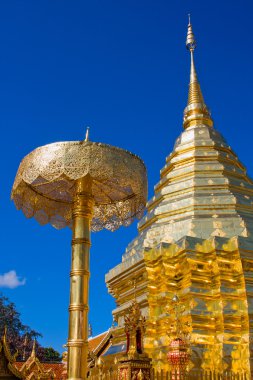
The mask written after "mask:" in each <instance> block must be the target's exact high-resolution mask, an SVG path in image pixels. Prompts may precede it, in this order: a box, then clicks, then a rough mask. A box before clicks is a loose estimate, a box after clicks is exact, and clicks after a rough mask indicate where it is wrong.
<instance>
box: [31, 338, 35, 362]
mask: <svg viewBox="0 0 253 380" xmlns="http://www.w3.org/2000/svg"><path fill="white" fill-rule="evenodd" d="M31 357H32V358H36V339H34V340H33V348H32V352H31Z"/></svg>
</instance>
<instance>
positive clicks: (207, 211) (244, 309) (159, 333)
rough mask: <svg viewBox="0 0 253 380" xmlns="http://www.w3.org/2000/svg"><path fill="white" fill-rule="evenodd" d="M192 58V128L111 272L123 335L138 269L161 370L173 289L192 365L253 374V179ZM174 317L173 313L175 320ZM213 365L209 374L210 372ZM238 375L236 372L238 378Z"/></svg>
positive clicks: (188, 113) (149, 337) (150, 342)
mask: <svg viewBox="0 0 253 380" xmlns="http://www.w3.org/2000/svg"><path fill="white" fill-rule="evenodd" d="M187 41H188V43H190V44H191V46H189V47H190V48H189V50H190V51H191V55H192V62H191V79H190V87H189V97H188V104H187V107H186V110H185V113H184V128H185V130H184V131H183V132H182V133H181V135H180V136H179V137H178V139H177V140H176V143H175V146H174V149H173V151H172V153H171V154H170V155H169V156H168V157H167V159H166V164H165V166H164V168H163V169H162V170H161V177H160V181H159V183H158V184H157V185H156V186H155V194H154V196H153V197H152V198H151V199H150V200H149V202H148V203H147V209H148V212H147V214H146V215H145V216H144V217H143V218H142V219H141V221H140V222H139V225H138V230H139V234H138V236H137V237H136V238H135V239H134V240H133V241H132V242H131V243H130V244H129V245H128V247H127V249H126V251H125V253H124V254H123V256H122V262H121V263H120V264H119V265H117V266H116V267H115V268H113V269H111V270H110V271H109V273H108V274H107V275H106V282H107V286H108V288H109V292H110V293H111V294H112V295H113V296H114V297H115V298H116V301H117V308H116V309H115V310H114V311H113V314H114V317H115V319H116V320H117V321H118V325H119V327H118V329H117V331H116V335H117V337H115V341H117V339H118V341H120V340H121V339H122V326H123V321H122V316H123V315H124V313H125V310H126V309H127V307H128V306H129V303H130V302H131V300H132V299H133V293H132V292H131V290H130V288H129V286H127V283H128V281H129V279H132V278H134V276H135V275H138V276H139V277H140V278H141V280H140V281H139V282H138V283H137V288H136V294H137V297H136V299H137V301H138V303H139V304H140V306H141V308H142V311H143V313H144V315H145V316H147V318H148V323H147V330H146V335H145V336H146V338H145V342H144V344H145V350H146V351H147V352H148V353H149V355H150V356H151V357H152V358H153V363H154V367H155V369H157V370H160V369H164V370H167V369H169V365H168V362H167V357H166V354H167V351H168V345H169V342H170V336H168V331H170V329H169V328H168V327H169V326H170V325H172V324H173V323H174V324H175V321H174V320H173V316H172V314H171V313H170V312H169V311H168V308H170V307H171V302H172V298H173V296H174V294H177V295H178V296H179V298H180V300H181V301H182V302H183V303H184V305H185V310H184V312H182V315H181V321H180V323H181V324H182V325H184V326H188V327H187V331H186V332H185V333H186V334H187V335H189V336H191V342H190V343H191V349H192V356H191V362H190V365H189V369H191V370H192V371H194V370H195V369H202V370H204V371H207V372H208V371H212V372H214V371H216V372H219V373H224V371H225V370H228V371H232V373H233V374H236V373H238V374H240V376H245V378H247V379H249V378H250V372H251V371H252V352H253V351H252V328H253V322H252V320H253V318H252V317H253V287H252V286H253V281H252V270H253V182H252V180H251V179H250V178H249V176H248V175H247V172H246V169H245V167H244V166H243V164H242V163H241V162H240V161H239V160H238V157H237V156H236V154H235V153H234V152H233V151H232V149H231V147H230V146H229V145H228V144H227V142H226V141H225V139H224V138H223V137H222V136H221V134H220V133H219V132H218V131H217V130H215V129H214V128H213V127H212V124H213V122H212V120H211V117H210V113H209V111H208V109H207V107H206V105H205V104H204V100H203V95H202V92H201V89H200V85H199V82H198V80H197V74H196V70H195V67H194V62H193V50H194V49H195V46H196V43H195V38H194V36H193V34H192V28H190V30H188V40H187ZM174 319H175V318H174ZM207 372H206V373H207ZM238 376H239V375H238Z"/></svg>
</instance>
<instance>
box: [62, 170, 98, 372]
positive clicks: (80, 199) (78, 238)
mask: <svg viewBox="0 0 253 380" xmlns="http://www.w3.org/2000/svg"><path fill="white" fill-rule="evenodd" d="M91 188H92V180H91V177H90V176H89V175H87V176H85V177H83V178H81V179H79V180H77V186H76V195H75V198H74V205H73V238H72V264H71V272H70V304H69V334H68V336H69V337H68V379H79V378H82V379H84V378H85V377H86V373H87V355H88V331H87V327H88V310H89V306H88V295H89V275H90V272H89V268H90V265H89V261H90V245H91V242H90V223H91V220H92V213H93V209H94V198H93V196H92V194H91Z"/></svg>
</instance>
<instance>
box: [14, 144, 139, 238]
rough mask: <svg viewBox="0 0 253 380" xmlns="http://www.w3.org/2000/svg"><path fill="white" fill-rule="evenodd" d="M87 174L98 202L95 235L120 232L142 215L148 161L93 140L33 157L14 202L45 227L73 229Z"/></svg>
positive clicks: (47, 149) (93, 224)
mask: <svg viewBox="0 0 253 380" xmlns="http://www.w3.org/2000/svg"><path fill="white" fill-rule="evenodd" d="M87 174H89V175H90V176H91V178H92V188H91V192H92V195H93V197H94V202H95V204H94V212H93V218H92V222H91V229H92V231H99V230H101V229H103V228H106V229H108V230H112V231H114V230H115V229H117V228H118V227H119V226H121V225H129V224H131V222H132V221H133V219H134V217H135V216H137V217H138V216H139V217H140V216H141V213H142V211H143V209H144V206H145V202H146V195H147V179H146V170H145V166H144V164H143V162H142V161H141V160H140V158H139V157H137V156H135V155H134V154H132V153H130V152H128V151H125V150H123V149H120V148H116V147H112V146H110V145H106V144H101V143H95V142H91V141H84V142H82V141H70V142H59V143H53V144H49V145H45V146H42V147H40V148H37V149H35V150H34V151H33V152H31V153H30V154H28V155H27V156H26V157H25V158H24V159H23V160H22V162H21V164H20V167H19V170H18V173H17V176H16V179H15V182H14V185H13V190H12V199H13V200H14V202H15V204H16V207H17V208H18V209H22V211H23V212H24V214H25V215H26V217H28V218H31V217H34V218H35V219H36V220H37V221H38V222H39V223H40V224H46V223H50V224H52V225H53V226H54V227H56V228H63V227H65V226H70V227H71V225H72V205H73V199H74V196H75V191H76V186H75V184H76V182H75V181H76V180H77V179H79V178H83V177H85V176H86V175H87Z"/></svg>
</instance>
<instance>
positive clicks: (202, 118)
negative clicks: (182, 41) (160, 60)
mask: <svg viewBox="0 0 253 380" xmlns="http://www.w3.org/2000/svg"><path fill="white" fill-rule="evenodd" d="M188 16H189V23H188V29H187V37H186V48H187V49H188V50H189V51H190V54H191V71H190V84H189V93H188V102H187V107H186V109H185V112H184V128H187V127H189V126H192V125H196V124H201V122H202V123H205V124H207V125H209V126H212V125H213V121H212V119H211V116H210V113H209V111H208V109H207V106H206V105H205V102H204V98H203V95H202V92H201V88H200V84H199V82H198V77H197V73H196V69H195V64H194V54H193V53H194V50H195V49H196V46H197V44H196V40H195V36H194V34H193V30H192V24H191V19H190V15H188Z"/></svg>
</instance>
